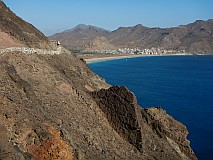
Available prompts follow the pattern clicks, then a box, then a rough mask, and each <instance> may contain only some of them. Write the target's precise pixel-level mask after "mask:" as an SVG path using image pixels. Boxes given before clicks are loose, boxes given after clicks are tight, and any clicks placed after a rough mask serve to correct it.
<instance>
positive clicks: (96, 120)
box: [0, 2, 197, 160]
mask: <svg viewBox="0 0 213 160" xmlns="http://www.w3.org/2000/svg"><path fill="white" fill-rule="evenodd" d="M1 3H2V2H1ZM11 14H12V13H11ZM20 32H22V31H21V30H20ZM5 33H7V32H5ZM33 33H34V32H33ZM33 33H32V34H33ZM32 39H34V38H32ZM29 43H30V44H31V43H32V41H30V42H29ZM20 44H22V43H20ZM25 44H26V43H25V42H24V44H23V45H25ZM0 131H1V132H0V159H2V160H4V159H7V160H14V159H18V160H29V159H32V160H33V159H39V160H44V159H45V160H46V159H48V160H51V159H61V160H62V159H63V160H71V159H74V160H83V159H97V160H98V159H106V160H108V159H122V160H123V159H126V160H129V159H134V160H137V159H138V160H139V159H146V160H148V159H149V160H154V159H162V160H164V159H174V160H176V159H183V160H185V159H193V160H194V159H197V158H196V156H195V155H194V153H193V151H192V150H191V148H190V145H189V141H187V139H186V136H187V134H188V131H187V129H186V127H185V126H184V125H183V124H181V123H180V122H177V121H176V120H174V119H173V118H172V117H171V116H169V115H168V114H166V112H165V111H164V110H162V109H160V108H151V109H141V108H140V107H139V106H138V104H137V100H136V97H135V96H134V94H133V93H131V92H130V91H129V90H128V89H127V88H126V87H118V86H114V87H111V86H110V85H109V84H107V83H106V82H105V81H104V79H102V78H100V77H99V76H98V75H96V74H95V73H93V72H92V71H91V70H90V69H89V68H88V66H87V65H86V64H85V62H83V61H81V60H80V59H78V58H77V57H76V56H75V55H74V54H72V53H70V52H69V51H67V50H66V49H63V48H62V50H61V52H60V54H55V55H49V54H41V53H32V54H25V53H23V52H22V51H11V52H8V53H6V54H3V55H1V56H0Z"/></svg>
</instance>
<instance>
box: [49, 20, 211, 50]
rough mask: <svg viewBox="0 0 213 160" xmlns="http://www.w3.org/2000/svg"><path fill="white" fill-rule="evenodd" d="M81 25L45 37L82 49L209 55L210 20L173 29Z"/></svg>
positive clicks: (139, 26)
mask: <svg viewBox="0 0 213 160" xmlns="http://www.w3.org/2000/svg"><path fill="white" fill-rule="evenodd" d="M85 26H86V25H84V27H82V28H81V27H76V28H74V29H71V30H68V31H65V32H62V33H56V34H54V35H52V36H50V37H49V38H50V39H54V40H58V41H60V42H61V43H62V44H63V45H64V46H66V47H68V48H81V49H84V50H96V49H100V48H101V49H103V50H104V49H112V48H117V49H118V48H139V49H151V48H159V49H165V50H185V51H186V52H187V53H203V54H213V33H212V32H213V20H212V19H209V20H207V21H203V20H197V21H195V22H194V23H190V24H188V25H180V26H178V27H174V28H149V27H145V26H143V25H141V24H138V25H136V26H134V27H119V28H118V29H117V30H115V31H112V32H110V31H107V30H104V29H100V28H97V27H94V26H86V27H85ZM94 41H95V44H94ZM97 41H98V42H97ZM102 44H104V45H102Z"/></svg>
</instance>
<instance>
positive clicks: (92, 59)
mask: <svg viewBox="0 0 213 160" xmlns="http://www.w3.org/2000/svg"><path fill="white" fill-rule="evenodd" d="M192 55H193V54H165V55H120V56H106V57H89V58H83V57H81V58H83V59H84V60H85V61H86V63H87V64H91V63H97V62H103V61H111V60H118V59H125V58H137V57H156V56H192Z"/></svg>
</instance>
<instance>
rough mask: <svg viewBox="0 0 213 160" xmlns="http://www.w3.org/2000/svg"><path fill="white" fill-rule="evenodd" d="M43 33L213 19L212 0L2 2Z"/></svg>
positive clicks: (31, 0) (179, 23) (171, 24)
mask: <svg viewBox="0 0 213 160" xmlns="http://www.w3.org/2000/svg"><path fill="white" fill-rule="evenodd" d="M3 1H4V2H5V3H6V5H7V6H8V7H9V8H10V9H11V10H12V11H13V12H14V13H16V14H17V15H18V16H20V17H21V18H23V19H24V20H26V21H28V22H29V23H31V24H33V25H34V26H35V27H37V28H38V29H40V30H41V31H42V32H43V33H44V34H46V35H51V34H53V33H56V32H61V31H63V30H67V29H71V28H73V27H75V26H77V25H78V24H87V25H94V26H97V27H101V28H104V29H107V30H111V31H113V30H116V29H117V28H118V27H126V26H135V25H137V24H142V25H144V26H146V27H162V28H168V27H176V26H179V25H184V24H188V23H192V22H194V21H196V20H208V19H213V9H212V8H213V0H3Z"/></svg>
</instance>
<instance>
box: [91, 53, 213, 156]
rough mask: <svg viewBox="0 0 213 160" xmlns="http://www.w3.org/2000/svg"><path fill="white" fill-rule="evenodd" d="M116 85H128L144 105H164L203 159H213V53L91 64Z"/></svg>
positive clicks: (97, 71)
mask: <svg viewBox="0 0 213 160" xmlns="http://www.w3.org/2000/svg"><path fill="white" fill-rule="evenodd" d="M89 66H90V68H91V69H92V70H93V71H94V72H96V73H97V74H98V75H100V76H101V77H103V78H105V79H106V81H107V82H108V83H110V84H112V85H119V86H122V85H125V86H127V87H128V88H129V89H130V90H131V91H132V92H134V93H135V94H136V96H137V100H138V103H139V104H140V106H142V107H152V106H161V107H162V108H164V109H165V110H166V111H167V113H169V114H170V115H172V116H173V117H174V118H175V119H177V120H178V121H181V122H182V123H183V124H185V125H186V126H187V128H188V130H189V136H188V139H189V140H190V142H191V147H192V149H193V150H194V152H195V154H196V155H197V157H198V158H199V159H200V160H212V159H213V56H165V57H164V56H163V57H160V56H159V57H138V58H129V59H119V60H111V61H105V62H99V63H91V64H89Z"/></svg>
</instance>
